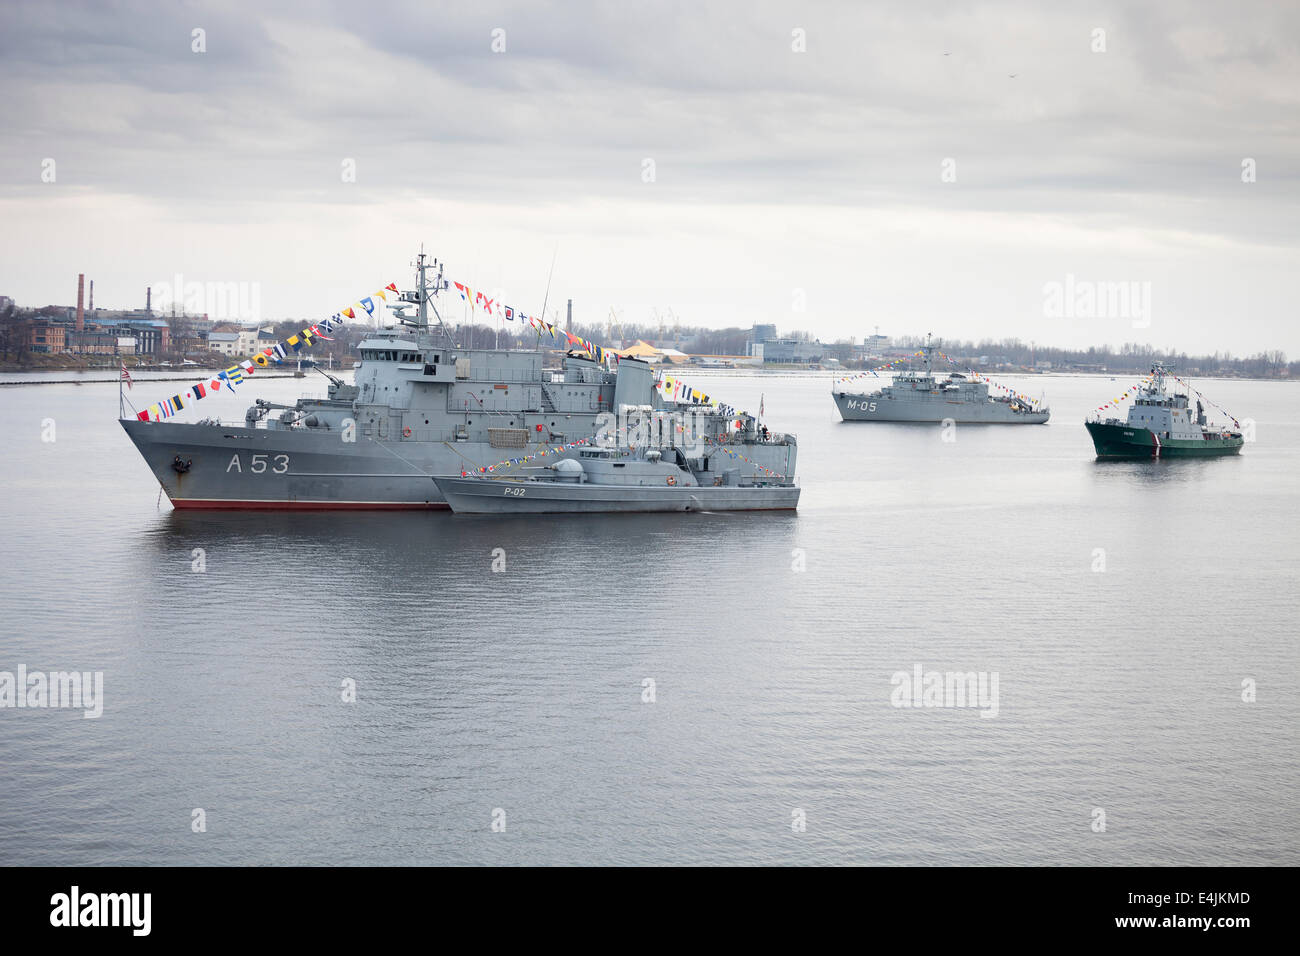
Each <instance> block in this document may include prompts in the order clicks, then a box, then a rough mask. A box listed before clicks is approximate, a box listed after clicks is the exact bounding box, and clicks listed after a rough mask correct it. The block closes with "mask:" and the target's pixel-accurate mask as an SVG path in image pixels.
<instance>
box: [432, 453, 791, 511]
mask: <svg viewBox="0 0 1300 956" xmlns="http://www.w3.org/2000/svg"><path fill="white" fill-rule="evenodd" d="M755 437H756V436H755ZM703 450H704V451H705V454H703V455H695V456H692V455H688V454H687V453H686V451H685V450H683V449H681V448H677V447H669V448H664V449H660V448H649V449H645V448H641V449H637V450H623V451H619V450H616V449H613V448H584V449H582V451H581V452H580V453H579V454H578V456H577V457H576V458H567V459H564V460H562V461H558V462H555V463H553V464H550V465H547V466H545V467H544V468H538V469H528V470H529V471H549V472H550V473H551V474H549V475H543V474H534V475H525V476H521V477H510V478H495V477H486V476H469V477H461V478H456V477H440V478H435V479H434V482H436V483H437V485H438V490H439V491H440V492H442V496H443V497H444V498H445V499H446V500H447V503H448V504H449V505H450V506H451V510H452V511H455V512H456V513H457V514H553V513H572V514H593V513H598V512H608V511H622V512H633V511H779V510H793V509H794V508H796V507H797V506H798V504H799V488H798V487H797V486H796V485H795V484H794V483H793V481H792V480H788V479H786V478H784V477H783V476H770V475H761V474H754V473H750V474H745V473H744V470H745V469H743V468H742V467H740V466H742V465H743V461H742V460H738V459H736V458H734V457H732V456H730V455H729V453H728V450H727V448H726V446H720V447H716V448H705V449H703ZM719 466H720V467H719Z"/></svg>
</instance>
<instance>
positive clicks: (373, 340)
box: [121, 254, 797, 509]
mask: <svg viewBox="0 0 1300 956" xmlns="http://www.w3.org/2000/svg"><path fill="white" fill-rule="evenodd" d="M415 266H416V288H415V290H413V291H405V292H402V293H401V294H400V296H399V300H400V301H399V306H398V307H397V308H396V309H395V310H394V315H395V316H396V318H397V319H398V323H399V324H398V325H397V326H396V327H394V328H392V329H384V330H377V331H375V332H374V333H373V334H371V335H369V336H368V337H367V338H366V339H365V340H364V341H363V342H362V343H361V345H360V352H361V362H360V364H359V365H358V366H357V368H356V373H355V378H354V383H353V384H348V383H346V382H344V381H343V380H342V379H339V378H337V377H333V376H331V377H330V384H329V388H328V391H327V395H326V397H325V398H301V399H298V400H297V401H296V402H295V403H294V404H292V405H281V404H276V403H274V402H269V401H266V400H263V399H258V400H256V401H255V402H254V404H253V405H252V406H251V407H249V408H248V410H247V413H246V414H245V417H244V420H243V421H242V422H236V423H225V422H221V421H215V420H211V419H209V420H205V421H201V422H193V423H191V422H177V421H173V420H164V421H140V420H138V419H133V418H125V419H123V420H122V422H121V424H122V427H123V429H125V430H126V433H127V435H128V436H129V437H130V439H131V441H132V442H134V444H135V446H136V448H137V449H138V450H139V452H140V454H141V455H142V456H143V457H144V460H145V463H146V464H147V465H148V466H149V469H150V470H151V471H152V472H153V475H154V477H155V479H157V481H158V482H159V484H160V485H161V486H162V489H163V491H165V492H166V494H167V497H168V498H169V499H170V500H171V502H172V504H173V506H175V507H176V508H216V509H324V508H352V509H379V508H446V507H447V503H446V501H445V500H444V498H443V496H442V493H441V492H440V491H439V490H438V488H437V485H436V484H435V483H434V482H433V481H432V480H431V479H432V477H433V476H435V475H462V474H472V473H476V472H478V471H480V470H487V469H490V468H493V467H494V466H495V465H496V464H497V463H499V462H500V461H502V460H503V459H511V458H516V459H518V458H523V457H525V456H528V455H530V453H533V454H536V453H540V452H544V453H545V454H547V455H554V456H558V457H559V458H566V457H567V458H572V457H575V456H576V455H577V453H578V451H579V450H580V449H581V448H582V447H586V445H588V444H600V443H611V442H612V443H614V444H617V442H618V440H619V436H620V435H621V434H622V433H621V432H620V430H619V422H620V419H619V413H620V410H625V409H629V408H633V409H643V410H651V411H655V412H657V413H658V416H659V418H660V419H662V418H663V417H664V415H665V414H671V413H676V414H677V416H678V418H677V419H676V421H677V422H678V424H677V425H676V428H677V432H676V433H675V434H674V435H673V436H671V437H670V439H669V443H672V442H673V441H675V440H676V436H677V435H683V436H689V440H690V442H691V443H692V444H694V445H696V446H698V447H702V448H707V449H716V447H719V446H726V447H730V448H732V449H733V450H737V449H742V448H743V454H744V456H745V458H746V459H747V460H749V461H750V462H752V463H753V464H754V465H755V466H756V467H757V469H758V470H760V471H771V472H779V473H781V474H783V475H784V474H788V475H790V476H791V477H793V474H794V465H795V456H796V451H797V447H796V441H795V439H794V437H793V436H784V435H781V436H772V435H770V434H769V435H767V437H766V438H765V437H763V435H764V431H760V430H759V429H758V428H757V427H756V426H755V424H754V422H753V419H752V416H747V415H743V414H737V413H735V412H733V411H731V410H730V409H727V408H725V407H724V408H718V407H714V406H710V405H703V404H692V403H687V402H675V401H671V400H669V399H667V398H665V397H664V396H663V395H662V393H661V390H659V389H658V388H656V387H655V379H654V370H653V368H652V367H651V366H649V365H647V364H646V363H644V362H641V361H638V360H635V359H623V360H622V361H621V362H619V363H618V364H617V366H616V367H614V368H610V367H607V365H606V364H605V363H603V362H599V361H597V360H596V358H595V357H593V356H592V355H591V354H590V353H589V352H588V351H584V350H578V349H570V350H568V352H567V353H566V354H565V355H564V357H563V360H562V367H561V369H560V370H559V371H554V370H546V369H543V363H542V360H543V353H542V352H541V351H540V350H530V349H467V348H460V347H458V346H457V345H456V344H455V339H454V336H453V335H452V334H451V331H450V330H449V329H448V328H447V326H446V325H445V324H444V323H443V321H442V318H441V316H440V315H439V313H438V309H437V301H438V299H437V297H438V295H439V293H441V292H443V291H445V290H447V289H448V287H449V283H448V282H447V280H445V279H444V278H443V272H442V266H441V265H440V264H438V263H437V261H436V260H435V261H434V262H433V263H432V264H429V263H428V262H427V261H426V257H425V256H424V255H423V254H421V255H420V256H419V257H418V258H417V260H416V263H415ZM412 310H414V311H412ZM250 384H252V383H245V385H244V386H243V387H245V388H247V387H249V385H250ZM687 417H688V418H689V422H688V424H687V425H686V426H683V425H682V424H681V421H682V420H683V419H684V418H687ZM737 422H739V423H740V426H739V427H737ZM683 429H685V430H683ZM683 440H685V439H683ZM580 443H583V444H580ZM552 460H554V459H552Z"/></svg>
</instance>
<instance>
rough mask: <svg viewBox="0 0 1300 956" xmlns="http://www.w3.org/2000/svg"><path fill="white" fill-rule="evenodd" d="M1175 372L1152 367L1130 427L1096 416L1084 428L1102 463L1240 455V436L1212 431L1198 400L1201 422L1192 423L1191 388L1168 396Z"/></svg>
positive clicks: (1132, 411)
mask: <svg viewBox="0 0 1300 956" xmlns="http://www.w3.org/2000/svg"><path fill="white" fill-rule="evenodd" d="M1171 372H1172V369H1170V367H1169V366H1167V365H1164V364H1162V363H1160V362H1157V363H1155V364H1154V365H1153V366H1151V381H1150V383H1149V384H1148V385H1147V386H1146V387H1145V388H1143V389H1141V390H1140V391H1139V392H1138V393H1137V398H1135V399H1134V401H1133V405H1132V407H1131V408H1129V410H1128V420H1127V421H1123V422H1122V421H1120V420H1119V419H1118V418H1107V419H1105V420H1104V421H1103V420H1102V418H1101V417H1100V416H1097V417H1096V418H1094V419H1092V420H1090V421H1085V422H1084V426H1085V427H1086V428H1087V429H1088V434H1089V435H1091V436H1092V444H1093V446H1094V447H1095V448H1096V449H1097V457H1098V458H1099V459H1110V458H1203V457H1206V456H1213V455H1236V454H1238V453H1240V451H1241V446H1242V444H1244V442H1245V439H1244V438H1243V437H1242V434H1241V432H1239V431H1233V430H1230V429H1229V428H1227V427H1226V426H1224V427H1213V426H1211V425H1210V424H1209V423H1208V421H1207V420H1206V417H1205V406H1204V405H1203V404H1202V403H1201V401H1200V399H1199V398H1198V399H1197V402H1196V417H1195V418H1193V417H1192V411H1191V408H1190V400H1191V395H1190V391H1191V389H1190V386H1189V388H1188V394H1183V395H1179V394H1177V393H1171V392H1169V391H1168V390H1166V388H1165V378H1166V377H1167V376H1169V375H1170V374H1171ZM1184 384H1186V383H1184ZM1233 424H1234V425H1236V420H1235V419H1234V420H1233Z"/></svg>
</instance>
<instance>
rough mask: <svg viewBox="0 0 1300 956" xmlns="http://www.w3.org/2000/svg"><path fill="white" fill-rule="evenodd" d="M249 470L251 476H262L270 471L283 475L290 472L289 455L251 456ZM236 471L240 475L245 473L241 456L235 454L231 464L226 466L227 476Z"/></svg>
mask: <svg viewBox="0 0 1300 956" xmlns="http://www.w3.org/2000/svg"><path fill="white" fill-rule="evenodd" d="M249 459H250V460H249V462H248V470H249V472H250V473H251V474H254V475H261V474H264V473H266V472H267V471H268V470H269V471H270V472H271V473H272V474H275V475H283V474H284V473H285V472H287V471H288V470H289V456H288V455H250V456H249ZM232 471H235V472H238V473H239V474H241V475H242V474H243V473H244V464H243V462H242V461H240V460H239V455H238V454H235V455H234V456H233V457H231V459H230V464H228V465H227V466H226V474H230V472H232Z"/></svg>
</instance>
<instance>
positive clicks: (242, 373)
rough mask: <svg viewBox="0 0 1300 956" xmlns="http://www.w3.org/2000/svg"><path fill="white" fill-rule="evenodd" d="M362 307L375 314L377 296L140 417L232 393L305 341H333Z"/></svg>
mask: <svg viewBox="0 0 1300 956" xmlns="http://www.w3.org/2000/svg"><path fill="white" fill-rule="evenodd" d="M390 292H391V293H394V294H396V292H397V284H396V283H394V282H390V283H389V284H388V285H386V286H384V287H383V288H382V289H380V290H379V291H377V292H376V293H375V295H376V296H378V297H379V298H380V299H383V300H384V301H385V302H387V301H388V293H390ZM357 309H361V310H362V311H364V312H365V313H366V314H367V315H371V314H373V313H374V310H375V302H374V297H373V296H368V297H366V298H364V299H362V300H361V301H360V302H357V303H354V305H353V306H351V307H349V308H346V309H344V310H343V311H342V312H336V313H334V315H332V316H330V317H329V318H328V319H322V320H321V321H320V322H318V323H317V324H316V325H309V326H307V327H306V328H305V329H303V330H302V331H301V332H298V333H296V334H294V335H291V336H289V337H288V338H287V339H285V340H284V341H282V342H277V343H276V344H275V345H272V346H268V347H267V348H264V349H262V350H261V351H260V352H258V353H257V354H256V355H254V356H252V357H251V358H247V359H244V360H243V361H242V362H236V363H235V364H234V365H232V366H230V368H228V369H226V370H225V371H222V372H218V373H217V374H216V375H215V376H214V377H213V378H211V379H209V380H207V381H206V382H196V383H195V384H193V385H191V386H190V387H189V388H187V389H185V390H184V391H182V392H180V393H179V394H177V395H173V396H172V397H171V398H168V399H165V400H163V401H161V402H155V403H154V404H152V405H150V406H149V407H148V408H146V409H145V410H144V411H141V412H137V413H136V416H135V417H136V418H138V419H139V420H140V421H142V422H148V421H154V422H159V421H162V420H163V419H165V418H171V417H172V416H173V415H175V414H176V413H177V412H179V411H181V410H182V409H183V408H185V406H186V405H187V404H189V403H192V402H197V401H200V400H202V399H203V398H206V397H207V395H208V393H209V392H219V391H220V390H221V387H222V386H223V385H224V386H225V387H226V388H227V389H229V390H230V391H231V392H232V393H233V392H234V391H235V386H236V385H242V384H243V382H244V379H246V378H249V377H251V376H252V374H253V373H254V372H255V371H256V370H257V369H259V368H269V367H270V366H271V365H280V364H281V363H282V362H284V360H285V359H286V358H288V357H289V353H290V352H298V351H301V350H302V347H303V346H304V345H306V346H311V345H314V344H315V340H316V339H322V340H323V341H326V342H331V341H333V338H332V337H331V336H329V335H327V334H326V333H327V332H333V331H334V329H335V328H337V327H338V326H340V325H342V324H343V317H344V316H347V317H348V318H349V319H351V318H355V317H356V310H357Z"/></svg>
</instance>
